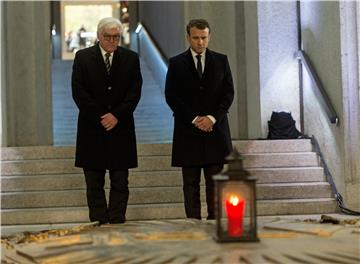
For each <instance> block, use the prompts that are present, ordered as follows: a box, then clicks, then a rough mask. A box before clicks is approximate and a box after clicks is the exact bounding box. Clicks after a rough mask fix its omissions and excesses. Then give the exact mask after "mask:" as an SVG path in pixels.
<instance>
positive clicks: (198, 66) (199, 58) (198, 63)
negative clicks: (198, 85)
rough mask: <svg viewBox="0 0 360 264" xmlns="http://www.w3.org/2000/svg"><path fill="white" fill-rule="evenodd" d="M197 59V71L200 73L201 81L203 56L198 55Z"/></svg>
mask: <svg viewBox="0 0 360 264" xmlns="http://www.w3.org/2000/svg"><path fill="white" fill-rule="evenodd" d="M196 58H197V63H196V70H197V72H198V75H199V78H200V79H201V77H202V65H201V55H200V54H198V55H196Z"/></svg>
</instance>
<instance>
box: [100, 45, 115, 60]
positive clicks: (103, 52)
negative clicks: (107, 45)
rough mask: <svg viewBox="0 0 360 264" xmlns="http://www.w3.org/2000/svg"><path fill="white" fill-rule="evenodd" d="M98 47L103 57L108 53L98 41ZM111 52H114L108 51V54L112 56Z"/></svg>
mask: <svg viewBox="0 0 360 264" xmlns="http://www.w3.org/2000/svg"><path fill="white" fill-rule="evenodd" d="M99 48H100V51H101V54H102V55H103V57H104V56H105V54H106V53H108V52H107V51H106V50H104V49H103V48H102V47H101V45H100V43H99ZM113 54H114V52H110V56H112V55H113Z"/></svg>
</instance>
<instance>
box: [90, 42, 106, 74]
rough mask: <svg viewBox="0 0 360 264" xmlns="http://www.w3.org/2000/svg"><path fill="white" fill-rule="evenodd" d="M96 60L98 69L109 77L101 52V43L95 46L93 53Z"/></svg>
mask: <svg viewBox="0 0 360 264" xmlns="http://www.w3.org/2000/svg"><path fill="white" fill-rule="evenodd" d="M93 56H94V60H95V61H96V64H97V68H98V69H99V70H100V71H101V72H102V73H103V75H105V76H107V70H106V65H105V61H104V58H103V56H102V54H101V50H100V47H99V43H97V44H96V45H95V46H94V52H93Z"/></svg>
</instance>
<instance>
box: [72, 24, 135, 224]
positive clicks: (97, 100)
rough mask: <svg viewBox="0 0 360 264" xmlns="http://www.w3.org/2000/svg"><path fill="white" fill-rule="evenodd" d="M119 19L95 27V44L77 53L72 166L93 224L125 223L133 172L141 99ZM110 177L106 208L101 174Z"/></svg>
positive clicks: (74, 76) (73, 90) (75, 61)
mask: <svg viewBox="0 0 360 264" xmlns="http://www.w3.org/2000/svg"><path fill="white" fill-rule="evenodd" d="M121 30H122V26H121V23H120V21H119V20H118V19H115V18H104V19H102V20H100V22H99V24H98V32H97V34H98V39H99V42H98V43H97V44H96V45H94V46H92V47H89V48H86V49H83V50H80V51H78V52H77V53H76V56H75V60H74V65H73V73H72V93H73V98H74V101H75V103H76V105H77V106H78V108H79V118H78V131H77V140H76V160H75V166H77V167H81V168H83V170H84V174H85V180H86V186H87V192H86V195H87V202H88V207H89V217H90V220H91V221H99V222H100V223H109V222H110V223H123V222H125V213H126V207H127V202H128V197H129V189H128V169H129V168H134V167H137V152H136V138H135V126H134V118H133V112H134V110H135V108H136V106H137V104H138V102H139V100H140V94H141V85H142V77H141V72H140V64H139V58H138V55H137V54H136V53H135V52H133V51H130V50H127V49H125V48H122V47H119V41H120V37H121ZM106 170H109V174H110V197H109V204H107V201H106V197H105V192H104V183H105V173H106Z"/></svg>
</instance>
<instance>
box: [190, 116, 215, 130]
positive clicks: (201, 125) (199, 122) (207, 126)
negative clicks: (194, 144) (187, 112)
mask: <svg viewBox="0 0 360 264" xmlns="http://www.w3.org/2000/svg"><path fill="white" fill-rule="evenodd" d="M194 124H195V126H196V127H197V128H198V129H200V130H202V131H204V132H211V131H212V129H213V125H214V123H213V122H212V121H211V119H210V118H208V117H207V116H199V117H198V118H197V119H196V120H195V123H194Z"/></svg>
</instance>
